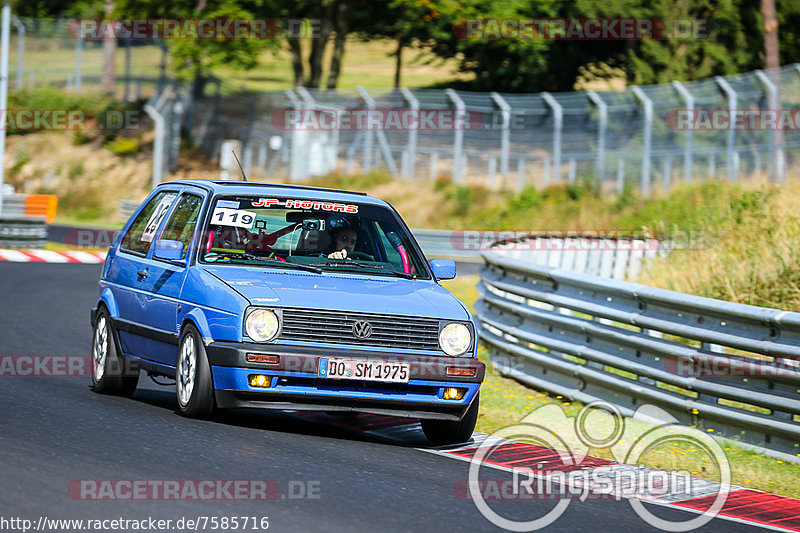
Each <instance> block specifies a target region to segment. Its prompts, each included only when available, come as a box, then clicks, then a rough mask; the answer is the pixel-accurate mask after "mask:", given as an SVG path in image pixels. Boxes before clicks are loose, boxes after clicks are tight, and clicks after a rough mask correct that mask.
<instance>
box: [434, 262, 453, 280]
mask: <svg viewBox="0 0 800 533" xmlns="http://www.w3.org/2000/svg"><path fill="white" fill-rule="evenodd" d="M430 265H431V270H433V277H435V278H436V279H453V278H455V277H456V262H455V261H453V260H452V259H434V260H433V261H431V262H430Z"/></svg>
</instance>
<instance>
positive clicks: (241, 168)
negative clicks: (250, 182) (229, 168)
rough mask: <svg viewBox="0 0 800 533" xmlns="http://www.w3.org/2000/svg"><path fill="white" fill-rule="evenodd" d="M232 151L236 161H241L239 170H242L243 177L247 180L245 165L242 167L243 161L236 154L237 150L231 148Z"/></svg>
mask: <svg viewBox="0 0 800 533" xmlns="http://www.w3.org/2000/svg"><path fill="white" fill-rule="evenodd" d="M231 152H233V157H235V158H236V162H237V163H239V170H241V171H242V179H243V180H244V181H247V176H245V175H244V167H242V162H241V161H239V158H238V157H237V156H236V150H231Z"/></svg>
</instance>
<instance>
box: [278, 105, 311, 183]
mask: <svg viewBox="0 0 800 533" xmlns="http://www.w3.org/2000/svg"><path fill="white" fill-rule="evenodd" d="M284 94H285V95H286V97H287V98H288V99H289V102H291V106H292V108H293V109H295V110H296V111H302V110H303V102H301V101H300V99H299V98H298V97H297V95H296V94H295V92H294V91H292V90H291V89H287V90H286V91H284ZM307 133H308V132H306V131H304V130H298V129H292V131H291V132H290V139H291V143H292V145H291V147H290V148H289V149H287V151H286V154H287V156H288V160H289V181H301V180H304V179H306V178H307V177H308V158H307V157H306V154H305V151H306V150H307V149H308V146H307V145H306V135H307Z"/></svg>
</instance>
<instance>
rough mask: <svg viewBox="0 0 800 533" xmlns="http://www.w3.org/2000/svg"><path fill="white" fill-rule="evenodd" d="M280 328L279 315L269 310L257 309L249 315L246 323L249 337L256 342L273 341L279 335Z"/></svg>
mask: <svg viewBox="0 0 800 533" xmlns="http://www.w3.org/2000/svg"><path fill="white" fill-rule="evenodd" d="M280 327H281V322H280V320H278V315H276V314H275V312H274V311H270V310H269V309H256V310H255V311H253V312H252V313H250V314H249V315H247V320H245V323H244V329H245V332H246V333H247V336H248V337H250V338H251V339H253V340H254V341H256V342H265V341H271V340H272V339H274V338H275V336H276V335H277V334H278V330H280Z"/></svg>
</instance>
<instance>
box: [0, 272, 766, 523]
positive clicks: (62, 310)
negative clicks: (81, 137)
mask: <svg viewBox="0 0 800 533" xmlns="http://www.w3.org/2000/svg"><path fill="white" fill-rule="evenodd" d="M99 272H100V266H99V265H80V264H25V263H0V356H7V355H85V354H87V353H88V351H89V345H90V338H91V328H90V326H89V309H90V308H91V307H92V305H93V304H94V301H95V297H96V287H97V285H96V283H97V278H98V275H99ZM90 383H91V378H90V377H88V376H84V377H18V376H17V377H12V376H5V377H0V528H2V519H7V520H8V519H10V518H25V519H30V520H32V521H33V522H34V523H36V522H37V520H38V519H39V517H47V518H49V519H81V518H82V519H117V518H122V519H137V520H139V519H146V518H148V517H152V518H155V519H171V520H173V521H177V520H178V519H180V518H197V517H202V516H206V517H217V518H218V519H222V517H234V516H236V517H257V518H258V519H259V520H260V518H261V517H268V522H269V531H303V532H305V531H381V532H392V531H435V532H445V531H497V530H500V529H499V528H497V527H496V526H495V525H493V524H492V523H491V522H489V521H488V520H487V519H486V518H484V517H483V516H482V515H481V514H480V513H479V511H478V510H477V509H476V507H475V506H474V505H473V503H472V502H471V501H469V500H466V501H465V500H463V499H459V498H458V497H457V496H456V495H455V494H454V491H453V488H454V486H455V485H456V484H457V483H458V482H459V481H462V482H463V480H465V479H467V472H468V468H469V465H468V464H467V463H465V462H462V461H457V460H454V459H451V458H448V457H443V456H440V455H434V454H431V453H426V452H424V451H422V450H419V449H417V447H418V446H419V445H420V442H418V441H415V440H414V439H410V440H409V441H407V442H402V441H400V442H389V441H387V440H385V439H380V438H375V437H369V436H367V435H365V434H363V432H359V431H354V430H351V429H348V428H347V424H342V423H336V424H333V423H328V422H326V421H327V420H329V418H330V417H328V416H327V415H319V416H318V417H316V418H315V417H313V416H312V417H298V416H297V415H295V414H292V413H288V412H268V411H256V410H238V411H230V412H227V413H225V414H224V415H220V416H217V417H216V418H214V419H212V420H191V419H187V418H184V417H181V416H180V415H178V414H177V412H176V400H175V395H174V389H173V388H172V387H161V386H158V385H155V384H154V383H152V382H151V381H150V380H149V379H148V378H147V377H146V376H142V378H141V380H140V382H139V389H138V390H137V391H136V393H135V395H134V396H133V397H132V398H119V397H112V396H103V395H99V394H95V393H93V392H92V391H91V389H90ZM496 477H497V478H503V477H510V476H509V475H508V474H505V473H503V472H499V471H498V472H497V476H496ZM86 479H92V480H121V479H124V480H176V479H177V480H186V479H190V480H251V479H260V480H273V481H274V482H276V483H277V486H278V487H279V488H280V495H276V497H275V498H274V499H272V500H270V501H168V502H164V501H140V500H123V501H87V500H83V499H80V498H79V497H76V495H75V493H68V491H67V487H68V486H70V483H71V482H73V484H74V483H75V480H86ZM300 487H305V488H306V490H308V489H310V490H312V492H313V494H312V495H313V496H314V497H313V498H297V499H295V498H294V496H299V495H300V492H301V490H300ZM492 507H493V509H495V510H496V511H497V512H498V513H500V514H502V515H503V516H506V517H508V518H510V519H514V520H532V519H534V518H537V517H540V516H542V515H544V514H545V513H546V512H547V511H548V510H550V509H552V507H553V503H552V502H531V501H526V502H519V501H517V502H504V503H503V504H502V505H501V504H493V506H492ZM653 512H655V513H656V514H658V515H659V516H661V517H662V518H668V519H670V520H675V521H681V520H688V519H690V518H692V517H693V516H695V515H693V514H691V513H689V512H686V511H682V510H679V509H666V508H658V509H654V511H653ZM210 529H211V524H210V523H208V522H207V527H206V530H210ZM7 530H11V529H10V528H9V529H7ZM65 530H68V529H49V531H65ZM169 530H170V531H177V529H175V528H172V529H169ZM199 530H203V529H202V528H199ZM247 530H248V531H259V530H261V529H251V528H250V527H249V526H248V529H247ZM650 530H654V529H653V528H651V527H650V526H649V525H648V524H646V523H645V522H643V521H642V519H640V518H639V517H638V516H637V515H636V514H635V513H634V511H633V510H632V509H631V507H630V505H629V504H628V503H627V502H624V501H622V502H608V501H591V502H589V501H587V502H583V503H581V502H573V504H571V505H570V506H569V508H568V509H567V511H566V512H565V514H564V515H563V516H561V517H560V518H559V519H558V520H557V521H556V522H555V523H554V524H552V525H550V526H549V527H547V528H546V529H545V530H544V531H577V532H580V531H586V532H598V531H614V532H615V533H623V532H638V531H650ZM701 530H702V531H719V532H723V531H724V532H726V533H727V532H732V531H761V530H762V529H761V528H758V527H755V526H751V525H747V524H742V523H737V522H730V521H725V520H721V519H715V520H713V521H711V522H710V523H708V524H706V525H705V526H704V527H703V528H702V529H701Z"/></svg>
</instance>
